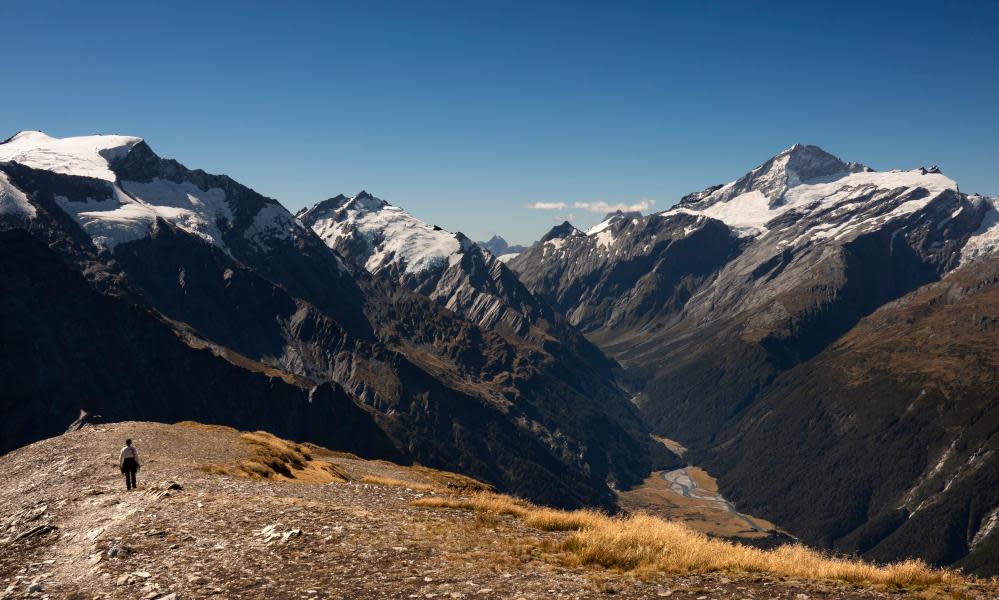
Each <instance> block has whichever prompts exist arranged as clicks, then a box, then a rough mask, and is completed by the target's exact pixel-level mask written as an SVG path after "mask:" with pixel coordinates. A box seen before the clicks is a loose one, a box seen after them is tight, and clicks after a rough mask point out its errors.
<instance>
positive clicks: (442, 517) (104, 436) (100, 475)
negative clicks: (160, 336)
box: [0, 423, 995, 600]
mask: <svg viewBox="0 0 999 600" xmlns="http://www.w3.org/2000/svg"><path fill="white" fill-rule="evenodd" d="M126 437H131V438H132V439H134V440H135V443H136V446H137V447H138V448H139V451H140V456H141V458H143V463H144V464H143V468H142V470H141V471H140V473H139V490H138V491H133V492H126V491H125V490H124V484H123V481H122V479H121V475H120V474H119V473H118V471H117V469H116V466H117V453H118V449H119V448H120V446H121V443H122V441H123V440H124V438H126ZM310 451H311V458H312V459H313V462H314V464H311V463H310V464H309V465H306V468H305V469H304V470H302V471H301V472H300V474H299V476H297V477H295V478H294V479H293V480H291V481H288V480H278V481H276V480H274V478H273V477H272V478H271V479H267V480H255V479H250V478H247V477H240V476H234V475H233V473H235V472H236V471H235V470H233V469H231V468H228V467H227V468H222V467H220V466H225V465H229V466H232V465H239V464H243V465H248V464H250V463H249V462H248V461H253V460H257V459H259V460H262V461H263V465H261V464H260V463H253V468H258V467H260V468H263V469H265V470H266V466H267V464H266V461H265V460H263V459H260V457H259V456H256V455H254V446H253V445H252V444H248V443H247V441H246V437H245V436H242V437H241V436H240V434H239V432H237V431H235V430H232V429H228V428H222V427H210V426H201V425H196V424H187V425H185V424H179V425H162V424H155V423H117V424H111V425H102V426H95V427H89V428H86V429H84V430H81V431H77V432H72V433H68V434H66V435H64V436H60V437H58V438H53V439H50V440H46V441H43V442H39V443H36V444H33V445H31V446H27V447H25V448H21V449H19V450H16V451H14V452H12V453H10V454H7V455H5V456H3V457H0V598H21V597H37V598H44V597H48V598H86V599H88V600H89V599H92V598H109V599H126V598H127V599H133V598H146V599H149V600H152V599H154V598H165V599H169V600H174V599H186V598H207V597H215V598H261V599H262V598H483V599H488V598H591V597H602V596H605V595H608V594H614V595H615V596H616V597H622V598H654V597H669V596H674V597H678V598H691V599H692V600H705V599H707V598H780V599H788V598H790V599H796V600H805V599H806V598H808V599H814V598H896V597H905V596H907V595H909V594H911V593H917V592H918V593H919V594H921V595H922V597H927V598H933V597H941V598H943V597H947V598H950V597H959V598H960V597H966V598H987V597H989V596H990V595H991V593H992V592H994V591H995V590H994V589H993V590H991V591H990V590H987V589H984V588H981V587H977V586H970V587H966V588H963V589H960V590H953V589H951V590H947V591H946V595H944V591H943V590H933V589H926V590H922V591H919V590H915V591H914V590H909V591H908V592H907V591H905V590H886V589H880V590H879V589H871V588H864V587H858V586H852V585H848V584H844V583H837V582H804V581H794V580H781V579H777V578H770V577H766V576H761V575H748V574H741V575H740V574H732V573H701V574H686V575H653V576H646V577H645V578H642V579H638V578H635V577H632V576H631V575H628V574H626V573H621V572H617V571H613V570H607V569H603V568H599V567H593V566H583V565H580V564H578V561H574V560H573V557H572V556H570V555H569V554H567V553H566V552H565V551H564V550H563V548H562V545H561V544H562V541H563V540H564V539H565V538H566V537H567V535H569V534H567V533H557V532H543V531H539V530H536V529H532V528H529V527H527V526H526V525H524V524H523V522H521V521H520V520H517V519H515V518H513V517H508V516H496V515H490V514H482V513H474V512H471V511H461V510H457V511H456V510H441V509H428V508H418V507H414V506H411V504H410V503H411V502H413V501H414V500H417V499H419V498H424V497H427V496H429V495H434V494H439V493H440V492H437V491H433V490H432V489H431V488H437V489H440V486H441V485H442V482H445V483H453V482H455V481H456V482H458V483H459V484H461V481H462V480H461V478H453V477H451V476H448V475H447V474H440V473H437V472H433V471H430V470H421V469H413V468H407V467H400V466H397V465H393V464H390V463H386V462H381V461H365V460H361V459H358V458H356V457H352V456H350V455H343V454H336V453H328V452H325V451H323V450H321V449H318V448H310ZM255 457H256V458H255ZM210 465H215V467H209V466H210ZM227 469H228V471H227ZM223 472H228V473H229V474H223ZM292 474H293V475H294V472H293V473H292ZM284 479H286V478H284ZM299 481H306V482H307V483H301V482H299ZM455 493H461V492H460V491H458V492H455ZM993 597H994V596H993Z"/></svg>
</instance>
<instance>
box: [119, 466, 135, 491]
mask: <svg viewBox="0 0 999 600" xmlns="http://www.w3.org/2000/svg"><path fill="white" fill-rule="evenodd" d="M138 470H139V465H138V463H136V462H135V459H134V458H126V459H125V462H124V464H123V465H121V472H122V473H124V474H125V489H126V490H131V489H133V488H135V487H136V486H135V472H136V471H138Z"/></svg>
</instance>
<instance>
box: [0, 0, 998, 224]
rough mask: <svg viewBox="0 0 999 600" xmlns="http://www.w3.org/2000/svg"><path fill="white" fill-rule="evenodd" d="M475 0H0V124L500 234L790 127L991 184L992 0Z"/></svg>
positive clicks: (715, 177)
mask: <svg viewBox="0 0 999 600" xmlns="http://www.w3.org/2000/svg"><path fill="white" fill-rule="evenodd" d="M223 4H224V6H223ZM485 4H486V3H476V2H455V3H442V2H398V3H378V2H350V3H341V4H337V5H335V6H332V7H331V6H327V5H326V4H325V3H323V4H320V3H316V4H308V3H304V2H287V3H282V2H266V3H264V2H261V3H251V2H245V3H235V2H233V3H221V2H219V3H216V2H205V1H200V2H195V3H184V2H169V3H167V2H162V3H161V2H154V3H144V2H120V3H114V4H111V3H108V4H105V3H99V2H63V3H54V2H45V1H42V0H31V1H20V0H8V1H5V2H2V3H0V23H2V24H3V33H2V37H3V46H4V50H5V52H4V60H3V70H2V81H3V90H2V92H0V98H2V100H0V138H2V137H7V136H8V135H12V134H13V133H15V132H17V131H19V130H22V129H41V130H43V131H46V132H48V133H49V134H51V135H57V136H63V135H77V134H87V133H96V132H102V133H126V134H132V135H139V136H142V137H144V138H145V139H146V140H147V141H148V142H149V144H150V145H151V146H152V147H153V149H154V150H156V151H157V152H158V153H159V154H160V155H162V156H166V157H171V158H176V159H178V160H180V161H181V162H183V163H185V164H186V165H188V166H190V167H195V168H203V169H205V170H207V171H210V172H216V173H226V174H228V175H231V176H233V177H234V178H236V179H237V180H239V181H241V182H243V183H245V184H247V185H249V186H251V187H253V188H254V189H256V190H258V191H260V192H261V193H264V194H266V195H268V196H272V197H274V198H277V199H279V200H280V201H282V202H283V203H284V204H285V205H286V206H287V207H288V208H290V209H292V210H296V209H298V208H299V207H301V206H303V205H305V204H310V203H312V202H315V201H317V200H320V199H323V198H326V197H329V196H332V195H335V194H337V193H339V192H345V193H353V192H356V191H358V190H360V189H362V188H364V189H367V190H368V191H370V192H372V193H374V194H376V195H378V196H381V197H383V198H385V199H387V200H389V201H390V202H393V203H395V204H399V205H401V206H403V207H404V208H406V209H407V210H409V211H410V212H412V213H414V214H416V215H417V216H419V217H421V218H423V219H425V220H427V221H430V222H432V223H436V224H439V225H441V226H443V227H445V228H447V229H451V230H461V231H464V232H465V233H467V234H468V235H470V236H471V237H473V238H475V239H482V238H485V237H486V236H488V235H490V234H492V233H494V232H498V233H500V234H502V235H504V236H505V237H507V239H509V240H510V241H512V242H527V241H530V240H533V239H536V238H537V237H538V236H539V235H540V234H542V233H543V232H544V231H546V230H547V229H548V228H549V227H551V226H552V225H553V224H554V221H555V220H556V219H560V218H564V217H565V216H566V215H567V214H569V213H572V214H574V216H575V220H574V222H576V223H577V225H579V226H581V227H584V226H588V225H591V224H593V223H594V222H596V221H597V220H598V218H599V215H596V214H592V213H588V212H586V211H585V210H582V209H575V210H572V209H571V208H570V209H567V210H563V211H558V210H550V211H541V210H532V209H528V208H525V206H526V205H528V204H531V203H536V202H549V203H559V202H563V203H565V204H566V205H568V206H569V207H571V206H572V205H574V204H575V203H577V202H579V203H599V202H606V203H609V204H615V203H625V204H634V203H639V202H640V201H642V200H643V199H652V200H655V205H654V209H660V210H661V209H665V208H667V207H668V206H670V205H671V204H673V203H674V202H675V201H676V200H677V199H679V197H680V196H682V195H683V194H686V193H689V192H691V191H695V190H700V189H702V188H704V187H706V186H708V185H711V184H715V183H721V182H724V181H728V180H731V179H734V178H735V177H737V176H739V175H741V174H742V173H744V172H745V171H747V170H749V169H750V168H751V167H753V166H755V165H756V164H758V163H760V162H762V161H763V160H765V159H766V158H768V157H770V156H772V155H773V154H775V153H777V152H779V151H780V150H781V149H783V148H785V147H787V146H790V145H791V144H793V143H795V142H804V143H812V144H818V145H820V146H822V147H824V148H825V149H826V150H828V151H830V152H832V153H834V154H836V155H838V156H840V157H841V158H843V159H845V160H856V161H860V162H864V163H867V164H869V165H871V166H873V167H875V168H878V169H888V168H914V167H916V166H919V165H922V164H933V163H939V164H940V166H941V167H942V168H943V170H944V172H945V173H947V174H948V175H949V176H951V177H952V178H954V179H955V180H957V182H958V183H959V184H960V186H961V188H962V189H963V190H964V191H968V192H973V191H977V192H982V193H988V194H999V43H997V42H996V38H995V36H996V32H997V31H999V2H997V1H983V0H962V1H950V2H948V1H941V2H932V3H929V2H928V3H920V2H898V3H889V2H884V3H881V2H846V1H842V2H827V3H819V2H801V1H799V2H789V3H786V4H778V3H771V2H759V3H757V2H735V1H733V2H709V1H690V2H665V1H664V2H655V3H648V4H643V3H637V2H636V3H629V2H613V3H612V2H607V3H605V4H584V3H581V2H571V3H565V4H561V5H556V4H554V3H550V4H549V3H539V2H525V3H523V4H519V3H507V2H504V3H490V4H491V5H490V6H485ZM541 5H544V6H541Z"/></svg>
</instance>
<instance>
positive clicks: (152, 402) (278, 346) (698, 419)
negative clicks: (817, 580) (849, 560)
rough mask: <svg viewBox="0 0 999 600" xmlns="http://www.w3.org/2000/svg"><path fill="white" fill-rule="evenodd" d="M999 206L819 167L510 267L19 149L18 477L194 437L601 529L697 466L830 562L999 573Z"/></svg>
mask: <svg viewBox="0 0 999 600" xmlns="http://www.w3.org/2000/svg"><path fill="white" fill-rule="evenodd" d="M995 202H996V200H995V199H993V198H987V197H984V196H978V195H973V194H972V195H969V194H966V193H964V192H962V191H960V190H959V188H958V186H957V184H956V183H955V182H954V181H952V180H950V179H949V178H947V177H946V176H945V175H943V174H942V173H941V172H940V170H939V169H937V168H935V167H932V168H920V169H916V170H912V171H889V172H875V171H873V170H872V169H870V168H868V167H866V166H864V165H861V164H858V163H852V162H844V161H842V160H840V159H838V158H836V157H834V156H832V155H830V154H828V153H826V152H824V151H823V150H821V149H820V148H818V147H815V146H803V145H795V146H792V147H791V148H788V149H787V150H785V151H783V152H781V153H779V154H777V155H776V156H774V157H773V158H771V159H769V160H767V161H766V162H764V163H762V164H761V165H760V166H758V167H756V168H755V169H752V170H751V171H749V172H748V173H746V174H745V175H743V176H741V177H739V178H738V179H735V180H734V181H732V182H730V183H728V184H724V185H716V186H712V187H709V188H707V189H705V190H704V191H701V192H696V193H693V194H690V195H688V196H685V197H684V198H682V199H681V200H680V201H679V202H678V203H677V204H676V205H675V206H674V207H672V208H670V209H668V210H666V211H664V212H661V213H656V214H653V215H645V216H643V215H641V214H638V213H624V212H615V213H612V214H610V215H607V217H606V218H605V219H604V220H603V221H602V222H601V223H600V224H598V225H596V226H595V227H593V228H591V229H589V230H588V231H585V232H584V231H580V230H578V229H576V228H575V227H573V226H572V225H571V224H570V223H563V224H561V225H559V226H557V227H555V228H553V229H552V230H551V231H550V232H548V233H547V234H546V235H545V236H543V237H542V238H541V239H540V240H539V241H538V242H537V243H535V244H533V245H532V246H530V247H528V248H517V249H512V248H510V247H509V246H507V245H506V242H505V241H503V240H502V239H501V238H499V239H497V238H494V239H493V240H490V242H488V243H486V244H476V243H474V242H472V241H470V240H469V239H468V238H467V237H465V236H464V235H462V234H461V233H452V232H449V231H446V230H444V229H442V228H440V227H437V226H434V225H431V224H427V223H424V222H423V221H420V220H419V219H418V218H416V217H415V216H413V215H410V214H408V213H406V212H405V211H404V210H402V209H401V208H399V207H396V206H393V205H391V204H389V203H388V202H386V201H384V200H381V199H379V198H376V197H375V196H372V195H371V194H368V193H367V192H361V193H359V194H356V195H353V196H350V197H348V196H345V195H337V196H334V197H331V198H329V199H327V200H323V201H321V202H317V203H316V204H315V205H313V206H311V207H307V208H305V209H302V210H301V211H300V212H298V213H297V214H296V215H292V214H291V213H290V212H289V211H287V210H286V209H285V208H284V207H283V206H282V205H281V204H280V203H279V202H277V201H276V200H274V199H271V198H266V197H264V196H262V195H260V194H258V193H256V192H254V191H253V190H251V189H249V188H247V187H245V186H243V185H241V184H239V183H238V182H236V181H234V180H232V179H230V178H228V177H226V176H221V175H210V174H208V173H205V172H203V171H200V170H191V169H188V168H187V167H185V166H183V165H181V164H180V163H178V162H176V161H174V160H169V159H163V158H160V157H159V156H157V155H156V154H155V153H154V152H153V151H152V149H151V148H150V147H149V145H147V144H146V143H145V142H144V141H143V140H141V139H139V138H134V137H125V136H87V137H80V138H64V139H57V138H52V137H50V136H47V135H45V134H43V133H40V132H23V133H20V134H18V135H15V136H14V137H12V138H10V139H8V140H7V141H6V142H4V143H2V144H0V246H2V253H0V289H2V294H0V338H2V339H3V340H4V344H3V349H2V350H0V375H2V376H3V377H4V381H6V382H8V387H7V389H6V390H5V391H4V393H3V394H0V414H2V415H3V417H4V419H3V421H2V424H0V432H2V437H0V439H2V440H3V443H2V444H0V452H5V451H8V450H11V449H14V448H16V447H19V446H22V445H24V444H27V443H29V442H32V441H35V440H38V439H42V438H45V437H49V436H51V435H55V434H57V433H60V432H62V431H64V430H65V429H66V428H67V427H78V426H80V424H82V423H87V422H93V421H96V420H99V419H105V420H115V421H118V420H125V419H144V420H159V421H177V420H184V419H196V420H201V421H207V422H213V423H222V424H227V425H232V426H236V427H240V428H246V429H251V428H260V429H267V430H270V431H273V432H274V433H276V434H278V435H282V436H285V437H290V438H294V439H299V440H308V441H313V442H315V443H320V444H323V445H325V446H328V447H330V448H333V449H337V450H347V451H351V452H357V453H359V454H362V455H364V456H368V457H376V458H377V457H383V458H390V459H392V460H396V461H401V462H418V463H421V464H426V465H429V466H433V467H438V468H445V469H449V470H453V471H458V472H462V473H465V474H468V475H471V476H474V477H476V478H478V479H481V480H483V481H486V482H488V483H490V484H492V485H494V486H496V487H497V488H498V489H500V490H503V491H508V492H512V493H516V494H518V495H521V496H524V497H527V498H530V499H532V500H534V501H536V502H541V503H545V504H551V505H557V506H565V507H576V506H600V507H604V508H608V509H613V508H614V506H615V495H614V492H615V491H616V490H620V489H627V488H629V487H631V486H634V485H637V484H638V483H640V482H641V481H642V480H643V479H644V478H645V477H646V476H647V475H648V474H649V473H650V472H651V471H654V470H659V469H666V468H670V467H674V466H680V465H683V464H685V463H686V462H688V461H694V462H696V463H697V464H700V465H702V466H705V467H707V468H708V469H709V470H710V471H711V472H712V474H714V475H716V476H717V477H718V479H719V483H720V486H721V490H722V492H724V494H725V496H726V497H727V498H729V499H731V500H734V501H735V502H737V503H738V505H739V507H740V510H743V511H746V512H749V513H752V514H754V515H758V516H761V517H764V518H766V519H768V520H770V521H773V522H775V523H779V524H780V526H781V527H782V528H784V529H786V530H787V531H789V532H791V533H792V534H793V535H795V536H798V537H800V538H801V539H803V540H804V541H806V542H808V543H811V544H815V545H819V546H822V547H827V548H831V549H834V550H836V551H842V552H849V553H856V554H860V555H863V556H865V557H868V558H871V559H875V560H882V561H887V560H896V559H899V558H902V557H909V556H915V557H920V558H924V559H926V560H927V561H929V562H931V563H934V564H941V565H957V566H960V567H963V568H966V569H969V570H973V571H975V572H978V573H983V574H995V573H999V561H997V557H999V534H997V533H996V530H997V529H999V528H997V527H996V525H997V524H999V462H997V461H999V459H997V451H999V435H997V433H999V411H997V410H996V404H997V402H999V387H997V384H996V381H995V376H994V374H995V373H996V369H995V363H996V361H997V360H999V357H997V352H996V350H995V348H997V347H999V345H997V343H996V342H997V341H999V333H997V332H999V326H997V322H999V316H997V315H999V310H997V309H999V304H997V302H999V295H997V294H999V292H997V291H996V286H997V285H999V284H997V282H999V253H996V247H997V245H999V213H997V211H996V207H995ZM653 435H658V436H665V437H668V438H670V439H672V440H677V441H679V442H682V443H683V444H684V445H685V446H687V447H688V448H689V453H688V455H686V456H685V457H684V458H682V459H681V458H680V457H678V456H676V455H674V454H671V453H669V452H668V451H667V450H666V449H665V447H664V446H662V445H661V444H659V443H658V442H656V441H654V438H653Z"/></svg>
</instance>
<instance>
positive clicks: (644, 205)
mask: <svg viewBox="0 0 999 600" xmlns="http://www.w3.org/2000/svg"><path fill="white" fill-rule="evenodd" d="M655 203H656V201H655V200H652V199H651V198H642V199H641V200H639V201H638V202H635V203H634V204H625V203H624V202H617V203H615V204H611V203H609V202H603V201H601V202H576V203H574V204H573V205H572V207H573V208H581V209H583V210H585V211H589V212H592V213H601V214H606V213H609V212H614V211H616V210H623V211H625V212H630V211H636V210H637V211H640V212H648V211H649V210H650V209H651V208H652V207H653V205H655Z"/></svg>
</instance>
